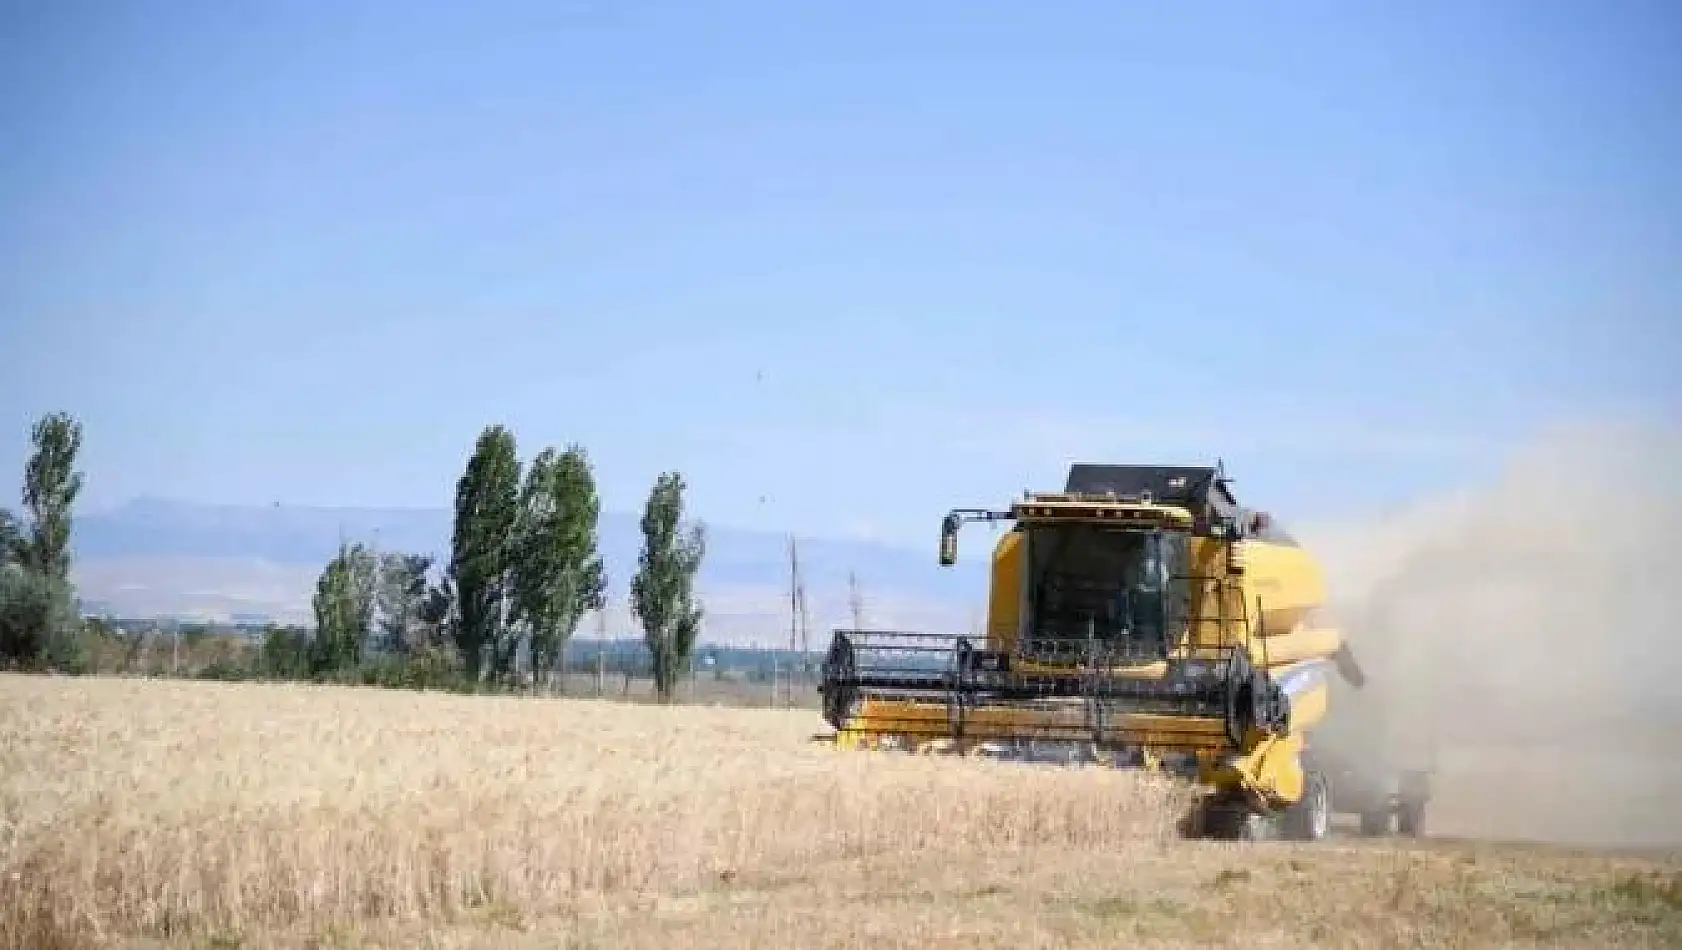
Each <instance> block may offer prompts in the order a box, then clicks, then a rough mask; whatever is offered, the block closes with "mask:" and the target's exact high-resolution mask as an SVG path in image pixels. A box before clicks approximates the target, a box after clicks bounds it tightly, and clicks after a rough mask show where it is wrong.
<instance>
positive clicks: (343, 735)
mask: <svg viewBox="0 0 1682 950" xmlns="http://www.w3.org/2000/svg"><path fill="white" fill-rule="evenodd" d="M820 729H821V722H820V721H819V720H818V718H817V717H816V716H815V715H814V714H813V713H811V712H809V711H784V710H769V709H760V710H755V709H720V708H707V707H699V706H674V707H664V708H662V707H652V706H645V705H636V704H624V703H613V702H608V701H596V700H582V699H536V698H520V697H472V696H453V695H444V694H423V693H411V692H399V691H387V690H376V689H352V688H343V687H311V686H305V685H291V684H288V685H256V684H220V683H193V682H181V681H149V680H139V679H113V678H85V679H66V678H44V677H23V676H4V677H0V928H3V932H4V940H3V941H0V943H3V945H4V946H6V947H8V948H21V947H30V948H53V947H81V946H198V947H223V948H226V947H263V946H276V947H282V946H284V947H329V946H332V947H338V946H345V947H353V946H358V947H359V946H392V947H411V946H426V947H441V948H442V947H480V946H486V947H489V946H511V947H533V948H536V947H556V946H559V947H619V946H628V947H642V946H648V947H654V946H662V947H665V946H671V945H674V944H676V945H681V946H686V947H806V946H812V947H846V946H867V945H868V946H871V947H931V946H965V947H988V946H998V947H1005V946H1009V947H1013V948H1026V947H1054V946H1056V947H1098V946H1113V945H1116V944H1117V943H1118V942H1122V943H1126V944H1127V945H1137V946H1160V947H1182V946H1208V945H1227V944H1231V945H1239V944H1243V945H1246V946H1258V945H1260V946H1305V945H1315V946H1347V947H1369V946H1370V947H1403V946H1407V947H1457V946H1500V945H1514V944H1516V945H1557V946H1582V947H1604V946H1675V945H1682V864H1679V863H1678V862H1676V861H1674V860H1669V859H1660V858H1637V857H1627V856H1625V857H1619V856H1612V855H1589V854H1572V853H1569V852H1564V851H1553V850H1536V849H1512V848H1495V847H1487V848H1471V847H1423V846H1414V847H1398V846H1395V845H1376V846H1375V845H1373V844H1371V843H1365V842H1358V843H1348V842H1331V843H1323V844H1321V845H1317V846H1308V847H1296V846H1289V845H1283V844H1267V845H1247V846H1245V845H1223V844H1212V843H1194V842H1185V841H1179V840H1176V838H1175V837H1174V832H1173V824H1174V819H1175V818H1176V817H1177V815H1178V814H1179V812H1180V809H1181V808H1182V807H1183V806H1184V804H1185V799H1184V793H1183V792H1182V791H1181V790H1179V789H1177V788H1175V787H1173V786H1171V785H1167V784H1164V783H1162V782H1160V781H1157V780H1155V779H1153V778H1152V777H1150V776H1145V775H1139V774H1134V773H1126V772H1117V771H1107V770H1098V769H1089V770H1058V769H1049V768H1035V767H1031V766H1021V765H1012V764H1005V763H989V762H984V761H974V760H951V759H942V758H937V757H921V756H906V755H891V754H890V755H864V754H844V753H837V752H835V751H833V750H830V749H828V748H826V747H823V746H819V745H815V744H813V743H811V742H809V741H808V740H809V738H810V736H811V735H812V733H814V732H815V731H819V730H820Z"/></svg>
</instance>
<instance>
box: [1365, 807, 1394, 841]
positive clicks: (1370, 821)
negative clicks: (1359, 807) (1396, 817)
mask: <svg viewBox="0 0 1682 950" xmlns="http://www.w3.org/2000/svg"><path fill="white" fill-rule="evenodd" d="M1389 833H1390V812H1389V810H1388V809H1378V808H1375V809H1372V810H1369V811H1364V812H1361V834H1362V835H1364V836H1366V837H1368V838H1378V837H1382V836H1384V835H1387V834H1389Z"/></svg>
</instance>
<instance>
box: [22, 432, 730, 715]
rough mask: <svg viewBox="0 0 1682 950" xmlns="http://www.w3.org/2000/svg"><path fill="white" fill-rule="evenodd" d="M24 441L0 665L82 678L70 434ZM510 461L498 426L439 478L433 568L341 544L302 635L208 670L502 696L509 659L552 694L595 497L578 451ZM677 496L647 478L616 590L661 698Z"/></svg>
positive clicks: (688, 580)
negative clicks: (623, 579)
mask: <svg viewBox="0 0 1682 950" xmlns="http://www.w3.org/2000/svg"><path fill="white" fill-rule="evenodd" d="M32 442H33V452H32V454H31V455H30V458H29V461H28V463H27V465H26V467H25V472H24V485H23V493H22V494H23V502H24V506H23V510H24V516H23V517H18V516H17V515H14V514H13V513H12V512H11V511H9V510H5V509H0V666H4V667H6V668H11V669H54V670H59V671H63V672H82V671H85V670H86V669H87V667H88V656H89V653H88V648H89V644H90V642H92V641H93V640H96V639H97V638H99V637H109V636H110V633H109V631H106V630H105V629H104V628H103V626H102V625H100V624H98V623H97V622H83V621H82V620H81V619H80V617H79V612H78V609H77V602H76V598H75V593H74V588H73V586H72V584H71V582H70V544H69V542H70V532H71V524H72V519H73V509H74V505H75V501H76V499H77V496H78V495H79V494H80V492H81V489H82V483H83V476H82V473H81V472H80V471H78V470H77V469H76V460H77V457H78V455H79V453H80V451H81V445H82V428H81V424H80V423H79V422H77V421H76V420H75V419H73V418H71V417H70V416H69V415H68V414H66V413H53V414H50V415H47V416H44V417H42V418H41V420H40V421H38V422H37V423H36V424H35V427H34V429H33V430H32ZM516 448H517V447H516V443H515V438H514V435H513V433H512V432H511V431H510V430H509V429H508V428H507V427H505V426H502V425H490V426H486V427H485V428H484V430H483V431H481V432H480V434H479V437H478V439H477V440H476V442H475V443H474V446H473V451H472V453H471V454H470V455H469V457H468V460H467V464H466V467H465V469H464V470H463V472H462V474H461V476H460V478H459V479H457V481H456V486H455V511H454V520H453V525H452V531H451V538H450V549H449V553H448V556H447V558H446V560H445V562H444V563H443V564H437V563H435V559H434V558H433V557H432V556H431V555H426V554H413V553H405V552H378V553H377V552H375V551H374V550H373V549H371V548H370V547H369V546H368V545H366V544H364V543H362V542H341V543H340V545H339V548H338V550H337V552H336V553H335V554H334V556H333V557H332V558H331V559H330V560H329V561H328V563H327V564H326V566H325V567H324V568H323V569H322V571H321V573H320V575H319V577H318V578H317V580H316V584H315V590H314V594H313V597H312V602H311V606H312V610H313V613H314V617H315V627H314V629H313V631H306V630H298V629H294V628H279V627H277V628H271V629H270V631H269V633H268V635H267V637H266V638H265V641H264V642H263V644H262V645H261V647H260V648H259V649H258V650H257V652H256V656H255V659H254V661H253V663H252V666H251V668H250V669H248V670H223V671H221V672H222V673H223V674H224V675H230V676H233V675H244V674H247V673H249V674H254V675H265V676H271V677H275V676H278V677H286V678H293V677H298V678H304V677H307V678H313V679H359V680H360V681H362V682H381V683H388V684H390V685H408V686H446V685H457V686H459V685H462V684H464V683H465V684H466V685H469V686H472V687H474V688H478V687H481V686H489V687H506V686H510V685H512V683H513V681H514V679H515V674H516V666H517V661H518V659H519V657H520V656H521V654H522V653H523V654H524V656H525V657H526V659H527V668H528V671H529V673H530V676H531V682H532V684H533V686H534V687H538V686H548V687H550V688H553V687H554V686H555V684H556V683H557V682H558V677H557V673H558V671H559V667H560V660H561V657H562V656H563V655H564V652H565V649H566V645H567V642H568V641H569V640H570V639H571V637H572V635H573V633H574V632H575V631H576V630H577V627H578V624H579V622H580V621H581V620H582V619H583V617H584V616H585V615H586V614H588V613H590V612H592V611H599V610H603V609H605V608H606V606H607V591H608V587H609V580H610V579H609V577H608V574H607V570H606V567H605V565H604V564H603V562H602V558H601V555H600V551H599V548H598V540H599V539H598V534H597V527H598V522H599V519H600V514H601V501H600V497H599V495H598V493H597V488H596V482H595V474H594V471H593V468H592V465H591V462H590V458H589V455H588V453H587V452H586V451H585V449H584V448H583V447H582V446H580V445H578V444H576V443H574V444H569V445H567V446H566V447H565V448H564V449H561V450H557V449H555V448H553V447H549V448H545V449H543V450H542V451H541V452H539V453H538V454H537V455H536V456H535V457H534V458H532V459H531V461H530V463H529V464H528V465H526V466H524V467H523V471H522V465H521V464H520V461H519V458H518V455H517V451H516ZM685 488H686V484H685V482H684V479H683V476H682V475H681V474H680V473H678V472H675V471H668V472H664V473H662V474H661V475H659V476H658V477H657V478H656V479H655V482H654V485H653V486H652V488H651V489H650V491H649V493H648V496H647V499H646V502H645V504H644V507H643V514H642V520H641V529H642V550H641V552H640V554H639V556H638V560H637V568H636V571H635V572H634V574H633V576H632V577H631V578H630V580H629V583H628V585H627V591H626V596H627V599H628V602H629V607H630V610H631V614H632V616H633V617H634V618H635V619H636V621H637V622H638V624H639V625H640V626H641V627H642V631H643V641H644V644H645V645H646V648H647V652H648V655H649V659H650V665H651V667H652V672H653V674H654V687H655V692H656V695H657V696H658V697H659V698H660V699H661V700H662V701H665V702H669V701H671V699H672V697H673V695H674V693H675V690H676V686H677V682H678V676H679V671H680V670H682V669H683V668H684V667H685V666H686V665H687V664H688V662H689V659H690V656H691V654H692V652H693V650H694V647H695V643H696V640H697V638H698V636H699V633H700V627H701V621H702V617H703V610H702V606H701V604H700V602H699V600H698V597H697V594H696V590H695V578H696V575H697V573H698V571H699V569H700V565H701V561H702V558H703V556H704V554H705V550H706V536H705V528H704V526H703V525H701V524H699V523H690V522H689V521H688V519H686V518H685V512H684V491H685Z"/></svg>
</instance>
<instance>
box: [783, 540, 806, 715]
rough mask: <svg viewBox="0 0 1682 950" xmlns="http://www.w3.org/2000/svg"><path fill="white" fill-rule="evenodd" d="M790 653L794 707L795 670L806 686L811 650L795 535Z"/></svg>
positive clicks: (790, 588)
mask: <svg viewBox="0 0 1682 950" xmlns="http://www.w3.org/2000/svg"><path fill="white" fill-rule="evenodd" d="M788 568H789V583H788V607H789V610H788V614H789V616H788V652H789V653H791V654H793V655H794V657H795V663H796V665H795V667H794V668H792V669H790V670H789V675H788V694H787V695H788V704H789V705H790V706H792V705H794V696H795V692H794V691H795V670H799V672H800V679H799V682H800V685H801V687H804V686H805V685H806V654H807V652H808V650H810V648H811V640H810V634H809V631H808V628H807V624H806V584H805V582H804V581H803V580H801V578H800V547H799V545H798V544H797V543H796V541H795V539H794V535H792V534H791V535H789V536H788Z"/></svg>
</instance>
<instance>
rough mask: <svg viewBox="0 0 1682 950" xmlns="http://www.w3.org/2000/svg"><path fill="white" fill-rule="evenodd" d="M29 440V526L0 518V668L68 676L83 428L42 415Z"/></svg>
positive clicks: (74, 632)
mask: <svg viewBox="0 0 1682 950" xmlns="http://www.w3.org/2000/svg"><path fill="white" fill-rule="evenodd" d="M31 440H32V442H33V444H34V451H33V452H32V453H31V454H30V456H29V460H28V462H27V463H26V465H25V467H24V478H23V507H24V510H25V511H26V512H27V514H28V516H29V517H28V523H27V524H20V523H19V522H18V519H17V518H16V516H15V515H13V514H12V513H11V512H9V511H4V512H0V662H4V663H7V664H9V665H22V666H36V665H40V664H46V665H48V666H51V667H53V668H56V669H61V670H71V671H75V670H79V669H81V668H82V666H83V665H84V664H85V659H86V658H85V655H84V653H85V651H84V649H83V646H84V645H83V643H82V638H81V635H80V634H81V625H80V623H79V621H78V618H77V616H76V595H75V588H74V587H73V586H72V585H71V583H70V532H71V524H72V521H73V514H74V508H75V503H76V498H77V496H78V495H80V494H81V490H82V473H81V472H80V471H78V470H77V469H76V459H77V456H78V455H79V454H80V453H81V448H82V426H81V423H79V422H77V421H76V420H75V419H73V418H71V417H70V416H69V415H68V414H66V413H62V412H55V413H49V414H47V415H45V416H42V417H41V418H40V419H39V420H38V421H37V422H36V423H35V426H34V428H33V429H32V430H31Z"/></svg>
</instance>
